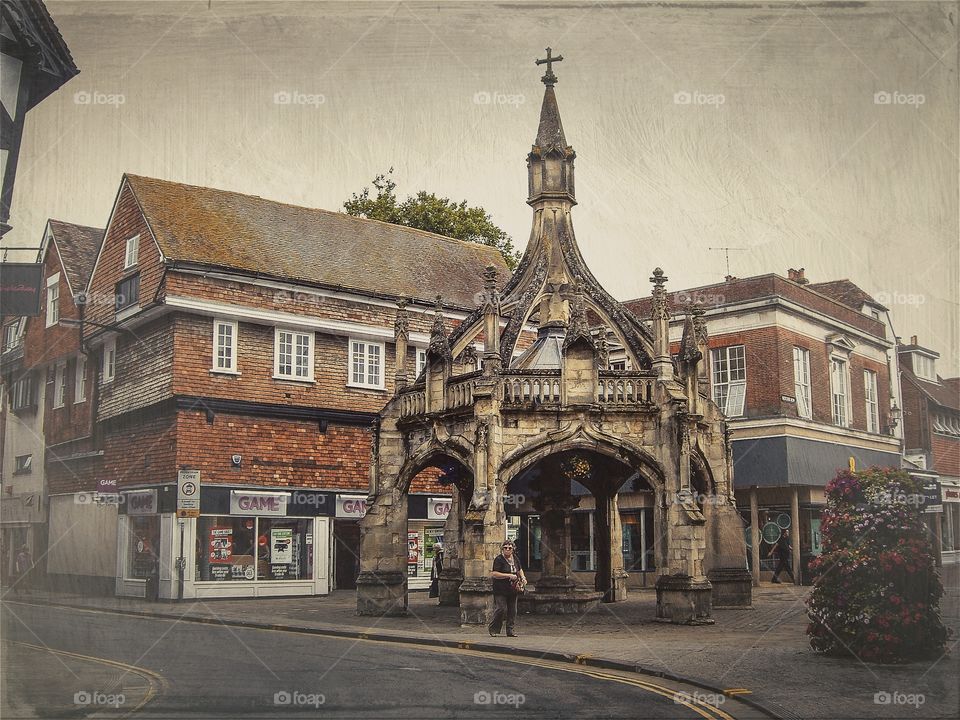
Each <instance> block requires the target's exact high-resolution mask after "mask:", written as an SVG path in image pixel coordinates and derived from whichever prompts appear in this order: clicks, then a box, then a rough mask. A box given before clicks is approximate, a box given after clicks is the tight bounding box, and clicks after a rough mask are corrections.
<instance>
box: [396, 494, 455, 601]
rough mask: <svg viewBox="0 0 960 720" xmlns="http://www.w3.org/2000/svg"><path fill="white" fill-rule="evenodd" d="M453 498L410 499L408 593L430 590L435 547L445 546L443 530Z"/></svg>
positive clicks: (411, 497) (417, 496)
mask: <svg viewBox="0 0 960 720" xmlns="http://www.w3.org/2000/svg"><path fill="white" fill-rule="evenodd" d="M452 502H453V500H452V499H451V498H450V497H436V496H425V495H408V496H407V589H408V590H426V589H428V588H429V587H430V577H431V574H432V572H433V561H434V558H435V557H436V545H437V543H442V542H443V526H444V523H445V522H446V520H447V516H448V515H449V514H450V505H451V503H452Z"/></svg>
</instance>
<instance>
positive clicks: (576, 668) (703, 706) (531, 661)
mask: <svg viewBox="0 0 960 720" xmlns="http://www.w3.org/2000/svg"><path fill="white" fill-rule="evenodd" d="M21 604H25V605H34V606H36V607H57V606H47V605H36V604H34V603H21ZM62 609H67V610H78V611H79V612H89V613H96V614H103V615H116V614H117V613H115V612H113V611H111V610H100V609H94V608H73V607H65V608H62ZM146 617H147V619H150V620H159V621H166V622H179V620H178V619H177V618H168V617H151V616H146ZM184 620H185V621H187V622H189V621H190V620H191V618H189V617H186V616H185V617H184ZM241 627H242V628H243V629H245V630H260V631H263V632H274V630H273V629H271V628H260V627H244V626H241ZM280 632H285V633H290V634H294V635H304V636H309V637H313V638H316V637H325V635H324V634H323V633H322V632H319V633H317V632H308V631H303V630H293V629H289V628H287V629H282V630H280ZM333 639H335V640H336V639H341V640H348V639H350V638H336V637H334V638H333ZM355 639H356V640H357V641H360V642H367V643H376V644H385V643H390V644H395V645H404V646H407V647H410V648H415V649H417V650H425V651H428V652H449V653H458V654H463V655H471V656H473V657H480V658H485V659H488V660H501V661H504V662H511V663H515V664H520V665H531V666H533V667H540V668H545V669H550V670H560V671H563V672H572V673H578V674H581V675H587V676H590V677H593V678H595V679H598V680H609V681H612V682H619V683H622V684H624V685H632V686H634V687H638V688H641V689H643V690H647V691H648V692H651V693H654V694H656V695H661V696H663V697H666V698H669V699H670V700H673V701H674V702H676V703H677V704H678V705H683V706H685V707H687V708H689V709H690V710H693V711H694V712H695V713H697V714H698V715H700V716H701V717H703V718H706V720H717V719H718V718H719V719H720V720H736V718H734V717H733V716H732V715H730V714H728V713H726V712H724V711H723V710H721V709H720V708H719V707H717V706H715V705H710V704H709V703H705V702H701V701H699V700H696V699H695V698H693V697H691V698H689V700H688V699H685V698H681V697H679V696H680V695H682V694H684V693H685V692H686V691H683V690H672V689H671V688H668V687H665V686H663V685H657V684H655V683H652V682H649V681H647V680H641V679H639V678H632V677H628V676H622V675H613V674H611V673H609V672H603V671H600V670H598V669H594V668H589V667H587V666H585V665H584V664H583V663H584V662H585V660H586V659H587V658H589V657H591V656H590V655H589V654H583V655H578V656H576V659H575V663H576V664H572V665H571V664H569V663H561V662H558V661H555V660H537V659H535V658H520V657H513V656H510V655H506V654H500V653H491V652H484V651H481V650H473V649H472V648H471V646H472V642H469V641H466V640H462V641H458V642H457V647H440V646H435V645H421V644H419V643H416V642H407V641H404V640H377V639H372V638H370V637H369V636H368V634H367V633H359V634H358V637H357V638H355ZM20 644H24V645H25V644H26V643H20ZM31 647H32V646H31ZM39 649H44V648H39ZM51 652H63V651H54V650H51ZM63 654H65V655H72V654H73V653H66V652H63ZM76 657H81V658H85V656H82V655H76ZM85 659H91V660H96V661H99V662H105V663H107V664H116V665H117V666H119V667H124V668H130V669H131V670H134V671H136V672H144V673H147V674H149V675H151V676H155V677H156V678H158V679H159V680H160V682H161V683H163V685H164V686H166V680H165V679H163V677H162V676H161V675H158V674H156V673H153V672H152V671H150V670H145V669H143V668H134V667H133V666H127V665H124V664H123V663H114V661H112V660H105V659H103V658H85ZM624 672H625V671H624ZM693 687H697V686H696V685H693ZM723 694H724V695H731V696H736V695H748V694H752V693H751V691H750V690H748V689H747V688H730V689H729V690H724V691H723ZM151 699H152V698H151ZM146 702H147V701H146V700H145V701H144V702H142V703H141V704H140V705H138V706H137V708H136V709H139V708H140V707H142V706H143V705H145V704H146ZM711 713H715V714H711Z"/></svg>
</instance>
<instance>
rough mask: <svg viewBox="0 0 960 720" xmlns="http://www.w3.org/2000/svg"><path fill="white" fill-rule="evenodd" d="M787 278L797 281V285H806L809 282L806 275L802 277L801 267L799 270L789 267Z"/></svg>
mask: <svg viewBox="0 0 960 720" xmlns="http://www.w3.org/2000/svg"><path fill="white" fill-rule="evenodd" d="M787 278H788V279H789V280H793V282H795V283H797V285H806V284H807V283H809V282H810V281H809V280H807V278H806V277H804V274H803V268H800V269H799V270H794V269H793V268H790V269H789V270H787Z"/></svg>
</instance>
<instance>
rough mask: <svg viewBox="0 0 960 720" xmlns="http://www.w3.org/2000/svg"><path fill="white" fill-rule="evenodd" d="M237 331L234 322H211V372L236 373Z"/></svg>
mask: <svg viewBox="0 0 960 720" xmlns="http://www.w3.org/2000/svg"><path fill="white" fill-rule="evenodd" d="M238 330H239V328H238V326H237V323H236V322H234V321H231V320H214V321H213V368H211V370H212V371H213V372H221V373H236V372H237V335H238Z"/></svg>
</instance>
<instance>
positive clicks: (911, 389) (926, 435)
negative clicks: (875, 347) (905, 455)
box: [900, 355, 931, 450]
mask: <svg viewBox="0 0 960 720" xmlns="http://www.w3.org/2000/svg"><path fill="white" fill-rule="evenodd" d="M902 357H903V356H902V355H901V359H902ZM901 379H902V382H901V383H900V394H901V396H902V397H903V444H904V448H905V449H907V450H930V449H931V444H930V417H929V415H928V414H927V397H926V396H925V395H924V394H923V393H921V392H920V390H919V389H918V388H917V386H916V385H914V384H913V381H912V379H911V378H910V376H909V375H907V374H906V373H903V374H901Z"/></svg>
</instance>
